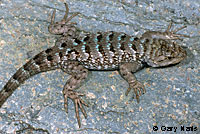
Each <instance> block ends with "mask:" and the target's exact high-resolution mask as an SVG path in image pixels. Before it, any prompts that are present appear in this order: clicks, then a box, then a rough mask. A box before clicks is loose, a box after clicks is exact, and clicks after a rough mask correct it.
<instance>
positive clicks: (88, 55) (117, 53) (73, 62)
mask: <svg viewBox="0 0 200 134" xmlns="http://www.w3.org/2000/svg"><path fill="white" fill-rule="evenodd" d="M65 8H66V11H65V15H64V17H63V19H61V20H60V21H58V22H55V14H56V10H54V11H53V13H52V15H51V22H50V25H49V26H48V31H49V32H50V33H52V34H55V35H60V37H59V38H58V39H57V40H56V43H55V45H54V46H53V47H50V48H48V49H46V50H43V51H41V52H40V53H38V54H37V55H35V56H34V57H33V58H32V59H30V60H29V61H28V62H27V63H25V64H24V65H23V66H22V67H21V68H19V69H18V70H17V72H16V73H15V74H14V75H13V76H12V77H11V78H10V79H9V80H8V82H7V83H6V84H5V86H4V87H3V89H2V90H1V91H0V108H1V107H2V105H3V104H4V103H5V101H6V100H7V99H8V98H9V97H10V96H11V95H12V93H13V92H14V91H15V90H16V89H17V88H18V87H19V86H20V85H21V84H22V83H24V82H25V81H26V80H27V79H29V78H30V77H32V76H34V75H36V74H38V73H42V72H47V71H51V70H56V69H61V70H62V71H63V72H65V73H67V74H69V75H70V79H69V80H67V82H66V84H65V85H64V87H63V91H62V92H63V96H64V108H65V111H66V113H68V99H71V100H73V103H74V107H75V113H76V118H77V122H78V126H79V128H80V127H81V121H80V116H79V109H80V110H81V112H82V113H83V115H84V117H85V118H87V113H86V111H85V109H84V106H87V107H88V106H89V105H88V104H87V103H86V102H85V101H84V100H83V99H82V98H81V97H82V96H84V94H83V93H80V92H76V91H75V89H77V88H79V87H80V85H81V83H83V82H84V81H85V79H86V78H87V77H88V73H89V72H90V71H92V70H99V71H105V70H110V71H112V70H117V71H118V72H119V74H120V75H121V76H122V77H123V78H124V79H125V80H126V81H127V82H128V85H129V88H128V89H127V91H126V92H125V95H126V96H127V95H128V94H129V92H130V91H133V92H134V94H135V96H136V100H137V102H138V103H139V97H140V96H141V95H142V94H144V93H145V92H146V90H145V87H144V85H143V84H142V83H140V82H139V81H138V80H137V79H136V77H135V75H134V73H135V72H137V71H138V70H141V69H142V68H143V67H145V66H146V65H148V66H151V67H164V66H169V65H173V64H178V63H180V62H181V61H182V60H184V59H185V58H186V57H187V53H186V51H185V50H184V49H183V47H181V45H179V44H178V43H177V42H176V40H180V39H181V38H182V37H189V36H187V35H184V34H177V32H178V31H180V30H182V29H184V28H186V26H182V27H180V28H177V29H175V30H171V27H172V23H170V24H169V25H168V28H167V30H165V31H164V32H160V31H147V32H145V33H144V34H142V36H141V37H135V36H131V35H128V34H126V33H122V32H114V31H107V32H97V33H86V34H84V35H81V34H80V32H78V30H77V28H76V27H75V26H76V23H75V22H71V19H72V18H74V17H75V16H77V15H78V13H74V14H72V15H71V16H70V17H68V12H69V8H68V5H67V4H66V3H65Z"/></svg>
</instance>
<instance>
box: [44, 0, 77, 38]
mask: <svg viewBox="0 0 200 134" xmlns="http://www.w3.org/2000/svg"><path fill="white" fill-rule="evenodd" d="M64 4H65V8H66V11H65V15H64V17H63V19H62V20H60V21H58V22H55V15H56V10H54V11H53V13H52V16H51V23H50V25H49V26H48V30H49V32H50V33H52V34H57V35H61V34H66V33H68V32H69V31H74V25H75V24H76V23H75V22H70V21H71V19H72V18H74V17H75V16H77V15H78V14H79V13H74V14H72V16H70V17H68V14H69V8H68V5H67V3H64Z"/></svg>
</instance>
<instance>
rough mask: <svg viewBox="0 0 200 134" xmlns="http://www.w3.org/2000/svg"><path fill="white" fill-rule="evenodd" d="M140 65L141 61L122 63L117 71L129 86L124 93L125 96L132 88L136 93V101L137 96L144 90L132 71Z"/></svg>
mask: <svg viewBox="0 0 200 134" xmlns="http://www.w3.org/2000/svg"><path fill="white" fill-rule="evenodd" d="M141 67H142V64H141V63H138V62H133V63H123V64H121V65H120V67H119V72H120V74H121V76H122V77H123V78H124V79H125V80H126V81H127V82H128V84H129V88H128V89H127V91H126V93H125V95H126V96H127V95H128V93H129V92H130V91H131V90H134V93H135V95H136V99H137V102H138V103H139V96H141V95H142V93H143V94H144V93H145V92H146V90H145V88H144V86H143V84H141V83H140V82H139V81H137V79H136V77H135V75H134V74H132V73H134V72H136V71H137V70H139V69H140V68H141Z"/></svg>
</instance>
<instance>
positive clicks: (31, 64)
mask: <svg viewBox="0 0 200 134" xmlns="http://www.w3.org/2000/svg"><path fill="white" fill-rule="evenodd" d="M46 51H47V50H46ZM46 51H43V52H41V53H39V54H37V55H36V56H35V57H34V58H33V59H30V60H29V61H28V62H27V63H26V64H25V65H23V66H22V67H21V68H19V69H18V70H17V72H16V73H15V74H14V75H13V76H12V77H11V78H10V79H9V80H8V82H7V83H6V85H5V86H4V87H3V89H2V90H1V91H0V108H1V106H2V105H3V104H4V102H5V101H6V100H7V99H8V97H9V96H11V95H12V93H13V92H14V91H15V90H16V89H17V88H18V87H19V86H20V85H21V84H22V83H23V82H24V81H25V80H27V79H29V78H30V77H32V76H34V75H35V74H38V73H41V72H46V71H50V70H55V69H57V68H58V64H57V63H56V62H55V61H56V59H55V58H56V57H55V56H52V55H48V54H47V53H46Z"/></svg>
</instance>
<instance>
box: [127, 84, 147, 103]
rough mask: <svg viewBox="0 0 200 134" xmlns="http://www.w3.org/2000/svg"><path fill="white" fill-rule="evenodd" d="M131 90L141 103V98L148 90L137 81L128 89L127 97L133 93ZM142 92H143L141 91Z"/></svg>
mask: <svg viewBox="0 0 200 134" xmlns="http://www.w3.org/2000/svg"><path fill="white" fill-rule="evenodd" d="M131 89H133V90H134V93H135V95H136V100H137V102H138V103H139V97H140V96H141V95H142V93H143V94H145V93H146V90H145V88H144V85H143V84H141V83H140V82H138V81H136V82H135V83H131V84H130V85H129V88H128V89H127V91H126V93H125V95H126V96H127V95H128V94H129V92H130V91H131ZM141 90H142V91H141Z"/></svg>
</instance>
